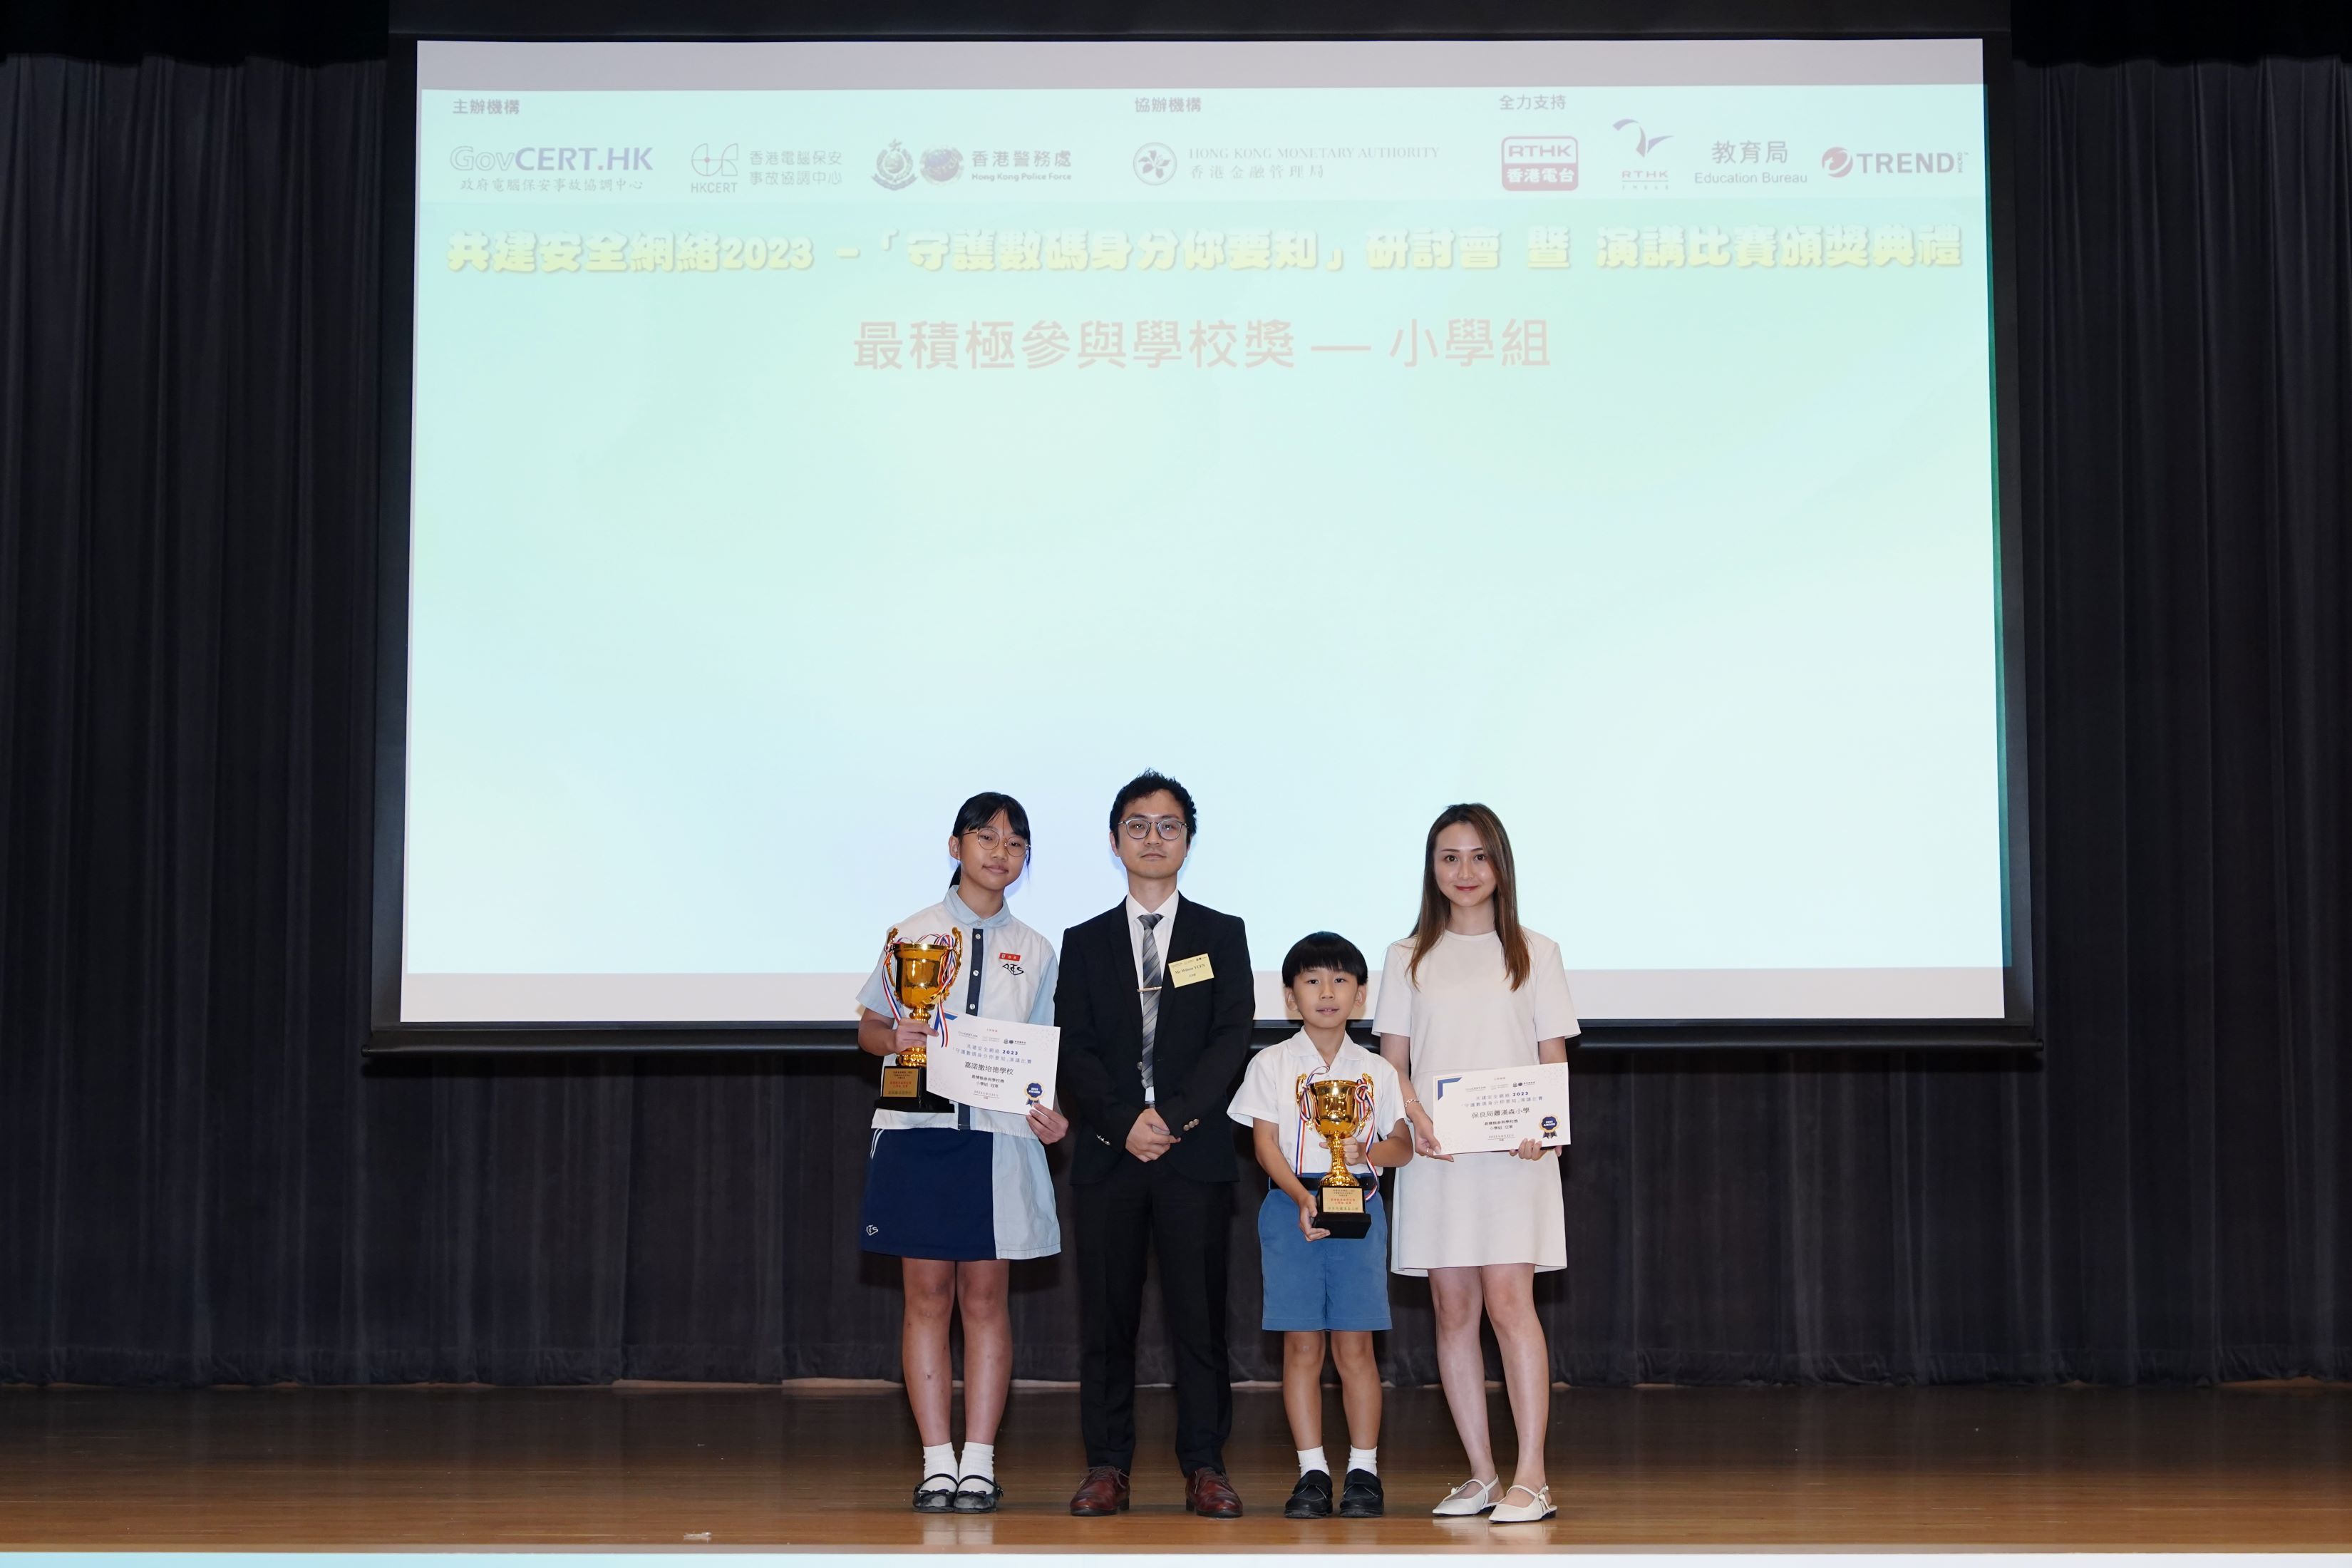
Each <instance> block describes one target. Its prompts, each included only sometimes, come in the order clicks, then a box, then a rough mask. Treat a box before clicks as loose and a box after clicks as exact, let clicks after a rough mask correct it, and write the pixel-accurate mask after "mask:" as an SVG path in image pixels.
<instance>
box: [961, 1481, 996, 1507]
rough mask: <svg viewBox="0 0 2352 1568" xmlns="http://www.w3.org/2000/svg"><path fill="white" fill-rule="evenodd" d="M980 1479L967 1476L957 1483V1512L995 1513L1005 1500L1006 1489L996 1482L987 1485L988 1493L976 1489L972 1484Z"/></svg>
mask: <svg viewBox="0 0 2352 1568" xmlns="http://www.w3.org/2000/svg"><path fill="white" fill-rule="evenodd" d="M979 1479H980V1478H979V1477H978V1476H966V1477H964V1479H962V1480H961V1481H958V1482H957V1483H956V1490H955V1510H956V1511H957V1512H958V1513H994V1512H995V1511H996V1505H997V1504H998V1503H1001V1502H1003V1500H1004V1489H1003V1487H1001V1486H998V1485H997V1484H996V1483H995V1482H994V1481H990V1482H988V1483H986V1484H987V1487H988V1489H987V1490H986V1491H980V1490H977V1489H974V1488H973V1487H972V1485H971V1483H972V1482H974V1481H976V1480H979Z"/></svg>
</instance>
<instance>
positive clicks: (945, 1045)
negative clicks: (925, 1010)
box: [928, 1015, 1062, 1116]
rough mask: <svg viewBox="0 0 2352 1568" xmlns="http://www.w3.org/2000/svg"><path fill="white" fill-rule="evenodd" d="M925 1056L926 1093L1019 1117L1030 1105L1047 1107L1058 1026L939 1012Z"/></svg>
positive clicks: (1050, 1101)
mask: <svg viewBox="0 0 2352 1568" xmlns="http://www.w3.org/2000/svg"><path fill="white" fill-rule="evenodd" d="M928 1055H929V1061H930V1067H929V1087H930V1089H931V1090H932V1092H934V1093H936V1094H942V1095H945V1096H946V1097H947V1098H948V1099H950V1100H954V1101H955V1102H956V1103H958V1104H959V1105H969V1106H971V1107H973V1108H974V1109H975V1110H1005V1111H1010V1112H1012V1113H1013V1115H1015V1116H1025V1115H1027V1114H1028V1113H1029V1108H1030V1107H1031V1106H1032V1105H1043V1106H1045V1108H1046V1109H1047V1110H1051V1109H1053V1106H1054V1067H1055V1063H1056V1062H1058V1061H1059V1060H1060V1059H1061V1055H1062V1031H1061V1030H1059V1029H1057V1028H1055V1026H1053V1025H1051V1024H1013V1023H1008V1022H1006V1021H1005V1020H1004V1019H1003V1018H958V1017H954V1016H948V1015H942V1016H941V1020H940V1033H939V1037H938V1038H936V1039H935V1040H933V1041H932V1043H931V1044H930V1046H929V1047H928Z"/></svg>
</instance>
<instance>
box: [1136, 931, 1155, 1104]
mask: <svg viewBox="0 0 2352 1568" xmlns="http://www.w3.org/2000/svg"><path fill="white" fill-rule="evenodd" d="M1135 918H1136V919H1137V920H1139V921H1142V922H1143V994H1142V997H1141V1000H1142V1003H1143V1098H1144V1099H1146V1100H1150V1099H1151V1098H1152V1089H1151V1046H1152V1042H1153V1041H1154V1040H1156V1039H1158V1038H1159V1036H1160V939H1159V938H1158V937H1156V936H1154V935H1152V934H1151V928H1152V927H1153V926H1156V925H1158V924H1159V923H1160V917H1159V916H1158V915H1138V916H1136V917H1135Z"/></svg>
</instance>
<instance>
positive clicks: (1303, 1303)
mask: <svg viewBox="0 0 2352 1568" xmlns="http://www.w3.org/2000/svg"><path fill="white" fill-rule="evenodd" d="M1309 1190H1310V1191H1311V1190H1312V1185H1311V1184H1310V1186H1309ZM1364 1212H1365V1213H1366V1214H1368V1215H1370V1216H1371V1220H1372V1228H1371V1229H1370V1231H1369V1232H1367V1233H1366V1234H1365V1235H1363V1236H1361V1237H1358V1238H1356V1239H1355V1240H1353V1241H1343V1240H1341V1239H1340V1238H1339V1237H1336V1236H1327V1237H1324V1238H1323V1239H1322V1240H1320V1241H1309V1240H1307V1238H1306V1237H1303V1236H1301V1235H1299V1234H1298V1205H1297V1204H1295V1203H1293V1202H1291V1200H1290V1196H1289V1194H1286V1193H1285V1192H1283V1190H1282V1189H1281V1188H1279V1187H1273V1186H1269V1187H1268V1188H1267V1189H1266V1194H1265V1203H1263V1204H1261V1205H1258V1211H1257V1246H1258V1254H1259V1256H1260V1257H1261V1258H1263V1259H1264V1260H1265V1321H1264V1322H1263V1323H1261V1324H1260V1325H1259V1326H1260V1327H1262V1328H1265V1329H1267V1330H1270V1331H1277V1332H1287V1331H1294V1330H1298V1331H1303V1330H1308V1329H1342V1330H1349V1329H1385V1328H1387V1327H1388V1326H1389V1211H1388V1205H1386V1204H1384V1203H1382V1202H1381V1196H1380V1194H1378V1193H1374V1194H1371V1196H1370V1197H1369V1198H1367V1199H1366V1200H1365V1202H1364Z"/></svg>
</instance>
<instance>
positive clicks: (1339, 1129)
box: [1298, 1075, 1372, 1241]
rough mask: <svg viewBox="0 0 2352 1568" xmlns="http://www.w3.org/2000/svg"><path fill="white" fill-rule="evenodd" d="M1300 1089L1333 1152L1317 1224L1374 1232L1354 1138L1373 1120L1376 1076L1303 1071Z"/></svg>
mask: <svg viewBox="0 0 2352 1568" xmlns="http://www.w3.org/2000/svg"><path fill="white" fill-rule="evenodd" d="M1298 1092H1299V1098H1300V1100H1301V1101H1302V1106H1301V1109H1303V1110H1307V1119H1308V1120H1309V1121H1312V1122H1313V1123H1314V1126H1315V1131H1318V1132H1320V1133H1321V1134H1322V1135H1323V1143H1324V1146H1325V1147H1326V1148H1327V1149H1328V1150H1329V1151H1330V1153H1331V1168H1330V1170H1328V1171H1327V1172H1325V1173H1324V1175H1323V1184H1322V1185H1321V1186H1319V1187H1318V1188H1316V1189H1315V1224H1316V1225H1317V1226H1318V1228H1320V1229H1323V1230H1328V1231H1329V1232H1330V1233H1331V1234H1332V1235H1333V1236H1334V1237H1340V1238H1343V1239H1346V1240H1349V1241H1354V1240H1357V1239H1359V1238H1360V1237H1363V1236H1365V1235H1367V1234H1369V1233H1370V1230H1371V1228H1372V1216H1371V1215H1370V1214H1368V1213H1366V1212H1365V1209H1364V1184H1363V1183H1361V1182H1360V1181H1358V1180H1357V1179H1356V1173H1355V1172H1353V1171H1350V1170H1349V1169H1348V1140H1349V1139H1350V1138H1353V1137H1354V1136H1355V1135H1356V1131H1357V1130H1358V1129H1359V1128H1360V1127H1362V1126H1363V1125H1364V1124H1365V1123H1366V1122H1367V1121H1370V1120H1371V1110H1370V1103H1369V1102H1370V1099H1371V1093H1372V1080H1371V1079H1369V1078H1362V1079H1344V1078H1327V1079H1317V1080H1316V1081H1314V1082H1312V1083H1310V1082H1308V1081H1307V1079H1306V1077H1305V1076H1304V1075H1301V1077H1300V1078H1299V1080H1298Z"/></svg>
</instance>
